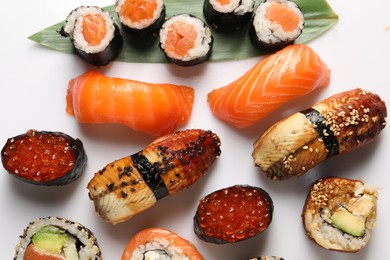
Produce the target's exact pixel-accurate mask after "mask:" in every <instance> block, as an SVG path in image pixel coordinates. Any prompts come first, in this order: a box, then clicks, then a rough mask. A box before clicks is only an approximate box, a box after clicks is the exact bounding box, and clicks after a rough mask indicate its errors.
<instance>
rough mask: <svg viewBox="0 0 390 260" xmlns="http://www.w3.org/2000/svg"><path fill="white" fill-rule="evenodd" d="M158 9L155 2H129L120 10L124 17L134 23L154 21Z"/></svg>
mask: <svg viewBox="0 0 390 260" xmlns="http://www.w3.org/2000/svg"><path fill="white" fill-rule="evenodd" d="M156 9H157V2H156V1H153V0H127V1H125V2H124V3H123V5H122V6H121V8H120V13H121V14H122V16H124V17H126V18H127V19H129V20H130V21H132V22H133V23H136V22H140V21H143V20H149V19H152V18H153V16H154V11H155V10H156Z"/></svg>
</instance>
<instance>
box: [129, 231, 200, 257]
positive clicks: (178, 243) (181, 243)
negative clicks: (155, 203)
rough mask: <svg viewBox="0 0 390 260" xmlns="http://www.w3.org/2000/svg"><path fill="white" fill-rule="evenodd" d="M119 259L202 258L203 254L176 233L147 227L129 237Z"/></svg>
mask: <svg viewBox="0 0 390 260" xmlns="http://www.w3.org/2000/svg"><path fill="white" fill-rule="evenodd" d="M121 259H122V260H130V259H132V260H142V259H191V260H203V256H202V255H201V254H200V253H199V251H198V250H197V249H196V248H195V246H194V245H193V244H192V243H191V242H189V241H188V240H186V239H184V238H182V237H180V236H179V235H177V234H176V233H174V232H172V231H170V230H167V229H163V228H147V229H144V230H142V231H140V232H138V233H137V234H136V235H135V236H134V237H132V238H131V239H130V241H129V242H128V244H127V245H126V248H125V250H124V251H123V254H122V258H121Z"/></svg>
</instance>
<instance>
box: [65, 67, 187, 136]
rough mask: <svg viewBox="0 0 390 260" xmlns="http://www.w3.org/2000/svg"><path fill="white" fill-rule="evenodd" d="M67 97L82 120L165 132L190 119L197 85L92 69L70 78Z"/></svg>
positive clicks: (70, 108) (152, 132) (71, 109)
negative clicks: (110, 74) (149, 80)
mask: <svg viewBox="0 0 390 260" xmlns="http://www.w3.org/2000/svg"><path fill="white" fill-rule="evenodd" d="M66 100H67V107H66V111H67V112H68V113H69V114H71V115H74V116H75V117H76V119H77V120H78V121H79V122H81V123H119V124H124V125H127V126H128V127H130V128H132V129H134V130H136V131H141V132H144V133H148V134H150V135H154V136H161V135H164V134H168V133H171V132H174V131H175V130H176V129H178V128H180V127H182V126H183V125H185V124H186V123H187V121H188V120H189V117H190V115H191V112H192V105H193V102H194V89H193V88H191V87H187V86H179V85H173V84H153V83H146V82H140V81H135V80H130V79H122V78H110V77H107V76H104V75H102V74H100V73H99V72H96V71H88V72H86V73H84V74H82V75H80V76H79V77H77V78H74V79H72V80H71V81H70V82H69V85H68V93H67V97H66Z"/></svg>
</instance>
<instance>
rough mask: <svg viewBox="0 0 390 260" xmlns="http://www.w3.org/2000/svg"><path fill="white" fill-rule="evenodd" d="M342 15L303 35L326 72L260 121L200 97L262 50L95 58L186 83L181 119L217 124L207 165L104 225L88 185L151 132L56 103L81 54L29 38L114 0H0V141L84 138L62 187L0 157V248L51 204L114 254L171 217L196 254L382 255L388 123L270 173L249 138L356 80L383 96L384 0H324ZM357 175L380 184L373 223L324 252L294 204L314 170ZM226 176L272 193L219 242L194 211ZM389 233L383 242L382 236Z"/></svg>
mask: <svg viewBox="0 0 390 260" xmlns="http://www.w3.org/2000/svg"><path fill="white" fill-rule="evenodd" d="M329 3H330V4H331V6H332V7H333V9H334V11H335V12H336V13H337V14H339V17H340V18H339V22H338V24H337V25H336V26H335V27H333V28H332V29H331V30H330V31H328V32H327V33H325V34H324V35H323V36H321V37H320V38H318V39H316V40H314V41H312V42H310V43H308V45H310V46H311V47H312V48H313V49H314V50H315V51H316V52H317V53H318V54H319V55H320V56H321V58H322V59H323V60H324V61H325V62H326V63H327V64H328V66H329V67H330V69H331V71H332V75H331V84H330V86H329V87H328V88H326V89H324V90H322V91H317V92H316V93H315V94H311V95H308V96H306V97H303V98H300V99H299V100H297V101H294V102H291V103H289V104H288V105H286V106H284V107H283V108H281V109H279V110H278V111H276V112H275V113H274V114H272V115H271V116H270V117H268V118H266V119H265V120H263V121H261V122H260V123H258V124H257V125H255V126H253V127H250V128H248V129H244V130H237V129H234V128H233V127H230V126H228V125H227V124H225V123H222V122H221V121H219V120H217V119H216V118H215V117H214V116H213V115H212V114H211V113H210V110H209V107H208V105H207V101H206V97H207V93H208V92H210V91H211V90H212V89H214V88H218V87H222V86H224V85H225V84H227V83H229V82H231V81H233V80H235V79H237V78H238V77H240V76H241V75H242V74H243V73H244V72H246V71H247V70H248V69H249V68H251V67H252V66H253V65H254V64H255V63H257V62H258V61H259V60H260V59H261V58H260V57H258V58H251V59H248V60H244V61H238V62H223V63H206V64H202V65H200V66H196V67H192V68H179V67H177V66H174V65H168V64H152V65H151V64H131V63H122V62H114V63H112V64H111V65H109V66H107V67H105V68H104V69H102V72H103V73H105V74H106V75H108V76H117V77H124V78H131V79H137V80H143V81H147V82H156V83H159V82H170V83H175V84H185V85H190V86H193V87H194V88H195V90H196V100H195V103H194V107H193V113H192V116H191V119H190V122H189V123H188V124H187V126H186V128H204V129H210V130H213V131H214V132H216V133H217V134H218V135H219V136H220V138H221V140H222V154H221V157H220V159H218V161H216V163H215V164H214V165H213V167H212V168H211V169H210V170H209V172H208V174H207V175H206V176H205V177H203V178H202V179H201V180H199V181H198V182H197V183H195V184H194V185H193V186H191V187H190V188H189V189H186V190H183V191H181V192H179V193H177V194H176V195H174V196H170V197H167V198H164V199H162V200H161V201H159V202H158V203H157V204H156V206H155V207H153V208H151V209H149V210H147V211H144V212H142V213H141V214H139V215H137V216H135V217H134V218H133V219H131V220H129V221H127V222H125V223H122V224H119V225H117V226H111V225H110V224H108V223H106V222H104V221H103V220H101V219H100V217H99V216H98V215H97V214H96V213H95V212H94V207H93V203H92V202H91V201H90V200H89V199H88V191H87V189H86V185H87V183H88V181H89V180H90V178H91V177H92V176H93V173H94V172H96V171H98V170H99V169H101V168H102V167H103V166H105V165H106V164H108V163H110V162H111V161H113V160H115V159H119V158H121V157H124V156H126V155H131V154H133V153H135V152H137V151H139V150H141V149H142V148H143V147H144V146H146V145H148V144H149V143H150V142H151V141H152V140H153V139H154V138H153V137H151V136H147V135H145V134H141V133H137V132H134V131H132V130H130V129H128V128H127V127H125V126H117V125H81V124H79V123H77V122H76V120H75V118H73V117H72V116H69V115H67V114H66V112H65V104H66V103H65V95H66V89H67V84H68V81H69V80H70V79H72V78H73V77H76V76H78V75H80V74H82V73H84V72H85V71H86V70H87V69H89V68H92V67H89V66H88V65H86V64H85V63H83V62H82V61H81V60H80V59H79V58H78V57H76V56H73V55H70V54H64V53H60V52H56V51H53V50H51V49H47V48H44V47H41V46H39V45H38V44H36V43H34V42H32V41H29V40H28V39H27V37H28V36H30V35H31V34H33V33H35V32H37V31H40V30H41V29H43V28H46V27H48V26H50V25H52V24H54V23H57V22H59V21H61V20H63V19H64V18H65V17H66V16H67V15H68V13H69V12H70V11H71V10H72V9H74V8H75V7H77V6H79V5H82V4H84V5H99V6H107V5H112V4H113V2H112V1H107V0H99V1H81V0H34V1H23V2H20V1H12V0H11V1H2V4H1V9H2V16H1V18H0V19H1V23H0V28H1V30H0V32H1V48H0V52H1V55H0V57H1V59H0V64H1V68H0V73H1V74H0V75H1V87H0V91H1V92H0V111H1V112H0V113H1V118H0V143H2V144H5V142H6V140H7V138H9V137H12V136H15V135H18V134H21V133H24V132H26V131H27V130H28V129H31V128H33V129H37V130H48V131H62V132H65V133H67V134H69V135H71V136H73V137H78V138H80V139H81V140H82V141H83V142H84V146H85V149H86V151H87V154H88V158H89V161H88V166H87V168H86V171H85V172H84V174H83V175H82V176H81V178H80V179H78V180H77V181H76V182H74V183H72V184H70V185H67V186H64V187H40V186H34V185H31V184H27V183H23V182H21V181H19V180H17V179H15V178H13V177H12V176H10V175H9V174H7V173H6V171H5V170H4V169H3V168H0V193H1V196H0V207H1V213H0V220H1V221H0V223H1V225H2V228H1V232H0V234H1V235H0V236H1V239H0V259H12V257H13V255H14V247H15V245H16V244H17V242H18V239H19V235H21V234H22V231H23V229H24V228H25V227H26V226H27V224H28V223H29V222H30V221H32V220H35V219H37V218H39V217H46V216H59V217H65V218H68V219H71V220H74V221H78V222H81V223H82V224H84V225H85V226H87V227H88V228H90V229H91V230H92V231H93V232H94V234H95V235H96V237H97V239H98V241H99V244H100V246H101V250H102V252H103V258H104V259H106V260H115V259H120V256H121V254H122V252H123V249H124V247H125V245H126V243H127V241H128V240H129V239H130V238H131V237H132V236H133V235H134V234H135V233H136V232H138V231H140V230H142V229H143V228H147V227H152V226H158V227H163V228H167V229H170V230H172V231H174V232H176V233H177V234H179V235H181V236H183V237H184V238H186V239H188V240H190V241H192V242H193V243H194V244H195V246H196V247H197V248H198V250H199V251H200V252H201V253H202V254H203V256H204V257H205V259H228V260H229V259H232V260H240V259H242V260H245V259H248V258H249V257H252V256H260V255H279V256H282V257H284V258H285V259H288V260H295V259H320V260H321V259H323V260H325V259H336V260H337V259H354V260H362V259H375V258H379V257H380V258H382V259H390V251H389V249H388V242H389V239H388V237H389V232H390V221H389V219H390V207H389V205H390V190H389V189H390V175H389V167H388V161H389V158H390V157H389V147H390V133H389V129H387V128H388V127H387V128H385V129H384V131H383V132H382V133H381V134H380V136H378V138H377V139H376V140H375V141H374V142H372V143H371V144H369V145H368V146H366V147H363V148H361V149H359V150H356V151H354V152H351V153H349V154H345V155H339V156H336V157H333V158H331V159H329V160H328V161H325V162H323V163H321V164H320V165H318V166H317V167H316V168H314V169H313V170H311V171H310V172H309V173H307V174H306V175H305V176H303V177H299V178H294V179H290V180H287V181H280V182H278V181H271V180H268V179H266V178H265V176H264V175H263V174H262V173H260V171H259V169H257V168H255V167H254V166H253V162H252V157H251V152H252V143H253V142H254V141H255V139H256V138H257V137H258V136H260V135H261V133H262V132H263V131H264V130H265V129H267V128H268V127H269V126H270V125H271V124H272V123H274V122H276V121H277V120H279V119H281V118H282V117H284V116H287V115H289V114H291V113H293V112H296V111H299V110H300V109H303V108H306V107H309V106H310V105H311V104H313V103H314V102H317V101H319V100H322V99H323V98H326V97H328V96H330V95H332V94H334V93H337V92H340V91H343V90H348V89H352V88H356V87H361V88H364V89H367V90H369V91H372V92H375V93H377V94H379V95H380V96H381V97H382V98H383V99H384V100H386V101H389V100H390V90H389V88H390V64H389V63H390V61H389V60H390V2H389V1H388V0H376V1H363V0H329ZM330 175H335V176H340V177H346V178H353V179H361V180H363V181H365V182H367V183H370V184H373V185H375V186H377V187H378V188H379V194H380V198H379V202H378V219H377V227H376V229H375V230H374V232H373V236H372V238H371V241H370V242H369V244H368V245H367V247H366V248H364V249H363V250H362V251H361V252H359V253H355V254H346V253H339V252H331V251H327V250H325V249H322V248H321V247H319V246H317V245H315V244H314V243H312V242H311V241H309V240H308V239H307V238H306V237H305V234H304V230H303V226H302V223H301V210H302V207H303V203H304V200H305V197H306V194H307V192H308V190H309V188H310V186H311V184H312V183H313V182H314V181H315V180H316V179H317V178H319V177H323V176H330ZM234 184H250V185H254V186H259V187H262V188H264V189H265V190H267V191H268V192H269V194H270V195H271V197H272V198H273V201H274V206H275V211H274V218H273V222H272V223H271V225H270V227H269V229H268V230H266V231H265V232H264V233H262V234H260V235H259V236H257V237H255V238H252V239H249V240H246V241H243V242H240V243H236V244H225V245H216V244H209V243H204V242H202V241H200V240H199V239H198V238H197V237H196V235H195V234H194V232H193V229H192V218H193V215H194V213H195V210H196V207H197V204H198V201H199V199H200V198H201V197H203V196H205V195H207V194H209V193H211V192H213V191H215V190H217V189H220V188H224V187H228V186H231V185H234ZM386 242H387V245H386V244H385V243H386Z"/></svg>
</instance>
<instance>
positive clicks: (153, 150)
mask: <svg viewBox="0 0 390 260" xmlns="http://www.w3.org/2000/svg"><path fill="white" fill-rule="evenodd" d="M220 144H221V142H220V139H219V137H218V136H217V135H216V134H215V133H213V132H211V131H205V130H198V129H194V130H184V131H178V132H175V133H173V134H169V135H166V136H163V137H160V138H158V139H156V140H155V141H153V142H152V143H151V144H150V145H149V146H147V147H146V148H145V149H143V150H142V151H140V152H138V153H135V154H133V155H131V156H127V157H124V158H122V159H119V160H116V161H114V162H112V163H109V164H107V165H106V167H104V168H103V169H102V170H100V171H98V172H97V173H95V175H94V177H93V178H92V179H91V181H90V182H89V183H88V186H87V188H88V190H89V198H90V199H91V200H93V202H94V205H95V209H96V211H97V212H98V213H99V214H100V216H101V217H102V218H104V219H106V220H107V221H108V222H110V223H111V224H113V225H115V224H118V223H120V222H123V221H126V220H128V219H130V218H131V217H133V216H134V215H136V214H137V213H139V212H141V211H143V210H146V209H148V208H150V207H152V206H153V205H154V204H155V203H156V202H157V200H159V199H161V198H163V197H165V196H167V195H170V194H174V193H176V192H177V191H179V190H181V189H183V188H186V187H189V186H190V185H192V184H193V183H194V182H196V181H197V180H198V179H199V178H200V177H202V176H203V175H204V174H205V173H206V171H207V169H208V168H209V167H210V166H211V164H212V163H213V162H214V161H215V159H216V158H218V157H219V155H220V153H221V150H220Z"/></svg>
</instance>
